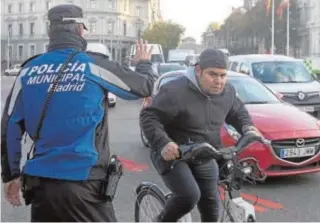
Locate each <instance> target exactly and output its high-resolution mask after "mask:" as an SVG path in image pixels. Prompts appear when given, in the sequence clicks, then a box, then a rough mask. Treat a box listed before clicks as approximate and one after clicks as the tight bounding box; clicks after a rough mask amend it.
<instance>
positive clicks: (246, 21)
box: [219, 0, 299, 54]
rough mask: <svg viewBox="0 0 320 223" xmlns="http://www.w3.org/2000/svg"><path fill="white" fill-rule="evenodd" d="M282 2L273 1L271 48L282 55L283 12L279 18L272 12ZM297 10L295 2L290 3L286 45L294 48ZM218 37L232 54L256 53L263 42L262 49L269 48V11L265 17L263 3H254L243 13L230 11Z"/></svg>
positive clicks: (284, 19)
mask: <svg viewBox="0 0 320 223" xmlns="http://www.w3.org/2000/svg"><path fill="white" fill-rule="evenodd" d="M281 1H282V0H275V35H274V39H275V48H276V53H280V54H285V52H286V36H287V29H286V27H287V20H286V16H287V10H285V11H284V13H283V15H282V18H281V17H279V16H277V13H276V10H277V8H278V6H279V5H280V3H281ZM298 19H299V15H298V10H297V0H290V46H291V47H292V48H293V49H295V51H296V49H297V48H298V46H299V45H298V44H299V38H298V32H297V30H298V26H299V23H298ZM219 35H222V37H221V38H223V39H225V40H226V41H227V44H226V45H227V47H228V48H230V51H231V52H234V53H241V54H242V53H256V52H257V48H258V45H257V43H258V42H261V41H264V43H265V44H264V45H265V49H266V50H269V49H270V48H271V38H272V37H271V35H272V33H271V12H269V14H268V15H267V14H266V11H265V6H264V1H259V2H257V4H256V5H255V6H254V7H253V8H252V9H251V10H249V11H247V12H246V13H241V11H240V10H236V11H234V12H233V13H232V14H231V15H230V16H229V17H228V18H227V19H226V20H225V23H224V24H223V25H222V26H221V28H220V30H219Z"/></svg>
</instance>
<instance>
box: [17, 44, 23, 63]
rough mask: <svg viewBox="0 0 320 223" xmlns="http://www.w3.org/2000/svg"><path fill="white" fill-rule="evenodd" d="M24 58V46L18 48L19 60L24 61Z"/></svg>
mask: <svg viewBox="0 0 320 223" xmlns="http://www.w3.org/2000/svg"><path fill="white" fill-rule="evenodd" d="M22 57H23V46H22V45H19V46H18V59H20V60H21V59H22Z"/></svg>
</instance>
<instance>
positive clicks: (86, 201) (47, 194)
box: [31, 179, 117, 222]
mask: <svg viewBox="0 0 320 223" xmlns="http://www.w3.org/2000/svg"><path fill="white" fill-rule="evenodd" d="M100 191H101V182H100V181H87V182H70V181H58V180H49V179H41V182H40V187H39V189H37V190H36V191H35V199H34V201H33V202H32V204H31V221H32V222H115V221H117V219H116V216H115V211H114V208H113V205H112V203H110V202H106V201H104V200H102V198H101V195H100V194H101V192H100Z"/></svg>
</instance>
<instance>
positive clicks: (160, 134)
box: [140, 49, 260, 222]
mask: <svg viewBox="0 0 320 223" xmlns="http://www.w3.org/2000/svg"><path fill="white" fill-rule="evenodd" d="M227 64H228V58H227V57H226V55H225V54H224V53H223V52H222V51H219V50H214V49H207V50H205V51H203V52H202V54H201V55H200V58H199V62H198V63H197V64H196V66H195V67H191V68H189V69H188V70H187V72H186V74H185V75H183V76H181V77H179V78H177V79H176V80H173V81H171V82H169V83H167V84H165V85H163V87H162V88H161V89H160V91H159V93H158V94H157V95H156V96H155V97H154V99H153V101H152V104H151V105H150V106H148V107H147V108H145V109H144V110H142V112H141V114H140V122H141V126H142V130H143V131H144V133H145V135H146V137H147V139H148V140H149V142H150V144H151V160H152V162H153V164H154V166H155V168H156V170H157V171H158V173H159V174H160V175H161V177H162V179H163V181H164V183H165V184H166V186H167V187H168V188H169V189H170V190H171V191H172V193H173V196H172V197H170V199H169V200H168V202H167V204H166V206H165V208H164V210H163V211H162V212H161V213H160V215H159V216H158V217H157V219H155V221H158V222H176V221H178V220H179V219H180V218H181V217H182V216H184V215H185V214H187V213H188V212H190V211H191V210H192V209H193V208H194V206H195V205H198V209H199V211H200V214H201V221H203V222H216V221H218V218H219V202H220V201H219V193H218V180H219V176H218V175H219V169H218V165H217V162H216V161H215V160H210V161H208V162H205V163H202V162H199V161H196V160H194V161H192V162H188V163H186V162H179V163H178V164H177V165H175V167H174V168H173V169H171V170H170V171H169V172H165V171H163V170H164V169H167V167H168V166H170V165H171V163H172V162H173V160H175V159H178V158H179V151H178V147H179V146H178V145H180V144H188V143H194V142H208V143H210V144H211V145H212V146H214V147H216V148H219V147H221V142H220V128H221V127H222V125H223V124H224V122H226V123H227V124H230V125H232V126H234V127H235V128H236V130H237V131H238V132H240V133H242V134H244V133H246V132H248V131H253V132H255V133H256V134H259V135H260V133H259V131H258V130H257V129H256V128H255V127H254V126H253V124H252V121H251V118H250V116H249V114H248V111H247V109H246V108H245V106H244V104H243V103H242V101H241V100H240V99H239V98H238V97H237V96H236V92H235V89H234V88H233V87H232V86H231V85H230V84H228V83H226V81H227V70H226V69H227Z"/></svg>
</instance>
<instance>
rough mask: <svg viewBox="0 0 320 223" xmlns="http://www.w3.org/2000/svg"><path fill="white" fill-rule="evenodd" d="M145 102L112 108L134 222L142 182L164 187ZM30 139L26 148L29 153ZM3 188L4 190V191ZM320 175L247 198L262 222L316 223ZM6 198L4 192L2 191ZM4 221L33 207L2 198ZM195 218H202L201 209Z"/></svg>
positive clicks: (126, 205)
mask: <svg viewBox="0 0 320 223" xmlns="http://www.w3.org/2000/svg"><path fill="white" fill-rule="evenodd" d="M13 80H14V78H13V77H2V83H1V93H2V95H1V102H2V103H1V111H2V109H3V106H4V101H5V97H6V96H7V94H8V91H9V89H10V88H11V85H12V83H13ZM140 105H141V101H123V100H121V99H119V98H117V105H116V107H115V108H110V111H109V114H110V115H109V126H110V146H111V150H112V153H114V154H117V155H118V156H120V157H121V158H122V160H123V163H124V165H125V167H126V171H125V174H124V176H123V178H122V179H121V181H120V186H119V188H118V191H117V197H116V200H115V209H116V214H117V217H118V220H119V221H125V222H128V221H134V201H135V194H134V193H135V192H134V191H135V188H136V186H137V185H138V184H139V183H140V182H141V181H152V182H154V183H157V184H159V185H160V186H161V187H162V188H164V186H163V184H162V182H161V180H160V178H159V177H158V175H157V173H156V171H155V170H154V168H153V166H152V164H151V162H150V160H149V151H148V148H145V147H143V145H142V142H141V139H140V130H139V125H138V115H139V109H140ZM29 145H30V142H27V143H26V144H25V145H24V147H25V149H24V153H26V151H27V149H28V148H29V147H28V146H29ZM1 191H2V190H1ZM319 191H320V174H319V173H318V174H312V175H304V176H296V177H283V178H273V179H268V180H267V182H266V183H264V184H258V185H247V184H246V185H245V188H244V189H243V194H242V196H243V198H244V199H246V200H248V201H251V202H253V203H254V202H255V201H256V198H255V195H258V196H259V199H258V201H257V204H256V212H257V219H258V221H264V222H284V221H286V222H307V221H308V222H312V221H313V222H315V221H319V219H320V212H319V204H320V202H319V201H318V200H319ZM2 197H3V192H2ZM1 208H2V216H1V221H2V222H11V221H15V222H22V221H29V220H30V217H29V207H28V208H26V207H25V206H22V207H19V208H13V207H11V206H10V205H9V204H8V203H7V202H6V201H5V200H4V199H2V200H1ZM193 217H194V220H195V221H199V220H200V219H199V216H198V213H197V210H194V215H193Z"/></svg>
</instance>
